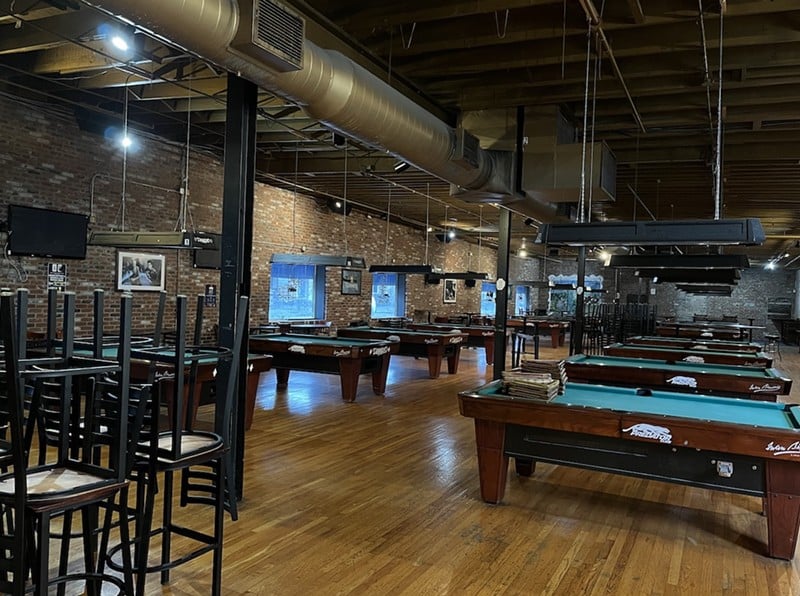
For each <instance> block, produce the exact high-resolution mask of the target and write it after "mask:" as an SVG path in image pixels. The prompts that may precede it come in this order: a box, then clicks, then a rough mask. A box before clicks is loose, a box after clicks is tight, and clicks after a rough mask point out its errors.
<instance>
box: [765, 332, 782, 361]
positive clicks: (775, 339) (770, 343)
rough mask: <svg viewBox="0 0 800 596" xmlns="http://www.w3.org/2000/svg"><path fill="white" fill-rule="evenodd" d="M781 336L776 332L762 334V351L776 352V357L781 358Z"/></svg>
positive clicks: (767, 352)
mask: <svg viewBox="0 0 800 596" xmlns="http://www.w3.org/2000/svg"><path fill="white" fill-rule="evenodd" d="M780 339H781V336H780V335H778V334H777V333H765V334H764V352H765V353H766V354H778V358H779V359H781V360H783V357H782V356H781V342H780Z"/></svg>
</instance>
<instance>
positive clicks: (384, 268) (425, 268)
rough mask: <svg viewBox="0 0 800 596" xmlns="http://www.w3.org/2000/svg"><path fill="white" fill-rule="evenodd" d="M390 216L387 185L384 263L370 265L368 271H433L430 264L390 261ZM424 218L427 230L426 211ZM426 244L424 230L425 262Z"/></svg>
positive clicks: (390, 203)
mask: <svg viewBox="0 0 800 596" xmlns="http://www.w3.org/2000/svg"><path fill="white" fill-rule="evenodd" d="M391 216H392V186H391V185H389V198H388V201H387V203H386V241H385V247H384V252H385V254H384V258H385V259H386V264H385V265H370V266H369V272H370V273H406V274H408V273H423V274H427V273H431V272H433V267H431V266H430V265H427V264H425V265H423V264H420V265H395V264H394V263H390V259H389V220H390V218H391ZM425 219H426V230H427V219H428V216H427V213H426V215H425ZM427 244H428V232H427V231H426V232H425V251H426V258H425V260H426V262H427Z"/></svg>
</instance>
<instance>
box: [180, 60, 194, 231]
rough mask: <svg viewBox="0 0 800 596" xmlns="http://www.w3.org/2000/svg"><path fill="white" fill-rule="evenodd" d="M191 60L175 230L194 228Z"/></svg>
mask: <svg viewBox="0 0 800 596" xmlns="http://www.w3.org/2000/svg"><path fill="white" fill-rule="evenodd" d="M191 65H192V62H191V61H189V69H188V71H189V77H188V79H187V81H188V82H187V86H188V91H189V94H188V96H187V97H186V157H185V159H186V161H185V162H184V170H183V183H182V185H181V186H182V189H181V190H182V191H183V192H182V193H181V207H180V210H179V211H180V212H179V214H178V221H177V222H176V224H175V230H180V231H185V230H186V229H187V227H186V226H187V225H189V228H188V229H190V230H194V222H192V221H191V219H192V214H191V212H190V211H189V149H190V139H191V134H192V83H191V79H192V67H191ZM187 222H189V223H188V224H187Z"/></svg>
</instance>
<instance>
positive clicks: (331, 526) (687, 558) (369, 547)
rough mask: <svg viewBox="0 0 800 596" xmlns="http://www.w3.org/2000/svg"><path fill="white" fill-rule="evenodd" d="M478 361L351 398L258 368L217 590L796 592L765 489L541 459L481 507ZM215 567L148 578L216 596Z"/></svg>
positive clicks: (799, 588)
mask: <svg viewBox="0 0 800 596" xmlns="http://www.w3.org/2000/svg"><path fill="white" fill-rule="evenodd" d="M544 343H548V342H544ZM783 350H784V354H783V360H782V361H780V362H779V368H782V369H783V371H784V372H785V373H786V374H787V375H789V376H791V377H793V378H795V379H798V378H800V355H798V354H797V347H796V346H793V347H787V346H784V348H783ZM542 352H543V353H542V357H543V358H548V357H552V356H554V355H559V356H560V355H564V353H565V352H564V351H563V350H561V351H558V352H556V351H553V350H550V349H547V348H545V349H543V350H542ZM483 360H484V358H483V351H482V350H477V351H476V350H466V351H465V352H464V353H463V355H462V358H461V366H460V370H459V373H458V374H457V375H448V374H442V376H441V377H440V378H439V379H437V380H431V379H429V378H428V374H427V363H426V362H425V360H415V359H412V358H407V357H393V358H392V364H391V366H390V371H389V375H390V376H389V382H388V388H387V392H386V395H385V396H384V397H379V396H375V395H373V394H372V391H371V386H370V381H369V379H368V378H366V377H362V381H361V383H360V385H359V391H358V395H357V398H356V401H355V402H354V403H344V402H343V401H342V400H341V398H340V392H339V379H338V377H334V376H329V375H319V374H302V373H295V372H293V373H292V374H291V377H290V380H289V385H288V388H286V389H276V384H275V373H274V372H268V373H266V374H264V375H262V378H261V382H260V385H259V391H258V402H257V406H256V414H255V418H254V422H253V428H252V430H251V431H250V432H249V433H248V435H247V452H246V464H245V467H246V477H245V499H244V501H243V502H242V503H241V506H240V519H239V521H238V522H235V523H231V522H230V521H228V523H226V528H225V555H224V561H225V567H224V569H225V570H224V577H223V585H224V590H223V593H224V594H226V595H240V594H279V595H282V596H289V595H295V594H297V595H308V594H324V595H327V594H413V595H415V596H417V595H428V594H459V595H463V594H468V595H473V594H475V595H477V594H509V595H515V594H520V595H521V594H525V595H530V594H537V595H538V594H558V595H562V594H563V595H580V594H606V595H608V594H620V595H628V594H637V595H638V594H654V595H655V594H658V595H665V596H668V595H687V594H689V595H694V594H697V595H700V594H702V595H709V594H746V595H748V596H753V595H762V594H763V595H787V594H800V577H799V576H798V565H797V558H795V560H794V561H792V562H785V561H779V560H774V559H770V558H767V557H766V556H765V555H764V554H763V553H764V552H765V541H766V519H765V518H764V517H763V516H762V515H761V514H760V511H761V501H760V499H757V498H753V497H745V496H741V495H731V494H727V493H721V492H715V491H709V490H702V489H695V488H687V487H683V486H678V485H672V484H667V483H662V482H656V481H646V480H641V479H631V478H625V477H621V476H616V475H610V474H604V473H599V472H590V471H585V470H579V469H574V468H568V467H560V466H553V465H546V464H539V465H538V466H537V469H536V474H535V475H534V476H533V477H531V478H527V479H526V478H521V477H516V476H515V475H514V474H513V473H510V474H509V480H508V487H507V490H506V496H505V500H504V502H503V504H502V505H498V506H493V505H487V504H485V503H483V502H482V501H481V499H480V495H479V487H478V473H477V461H476V456H475V442H474V436H473V425H472V420H471V419H467V418H463V417H461V416H460V415H459V414H458V406H457V400H456V393H457V392H458V391H459V390H462V389H466V388H471V387H475V386H477V385H479V384H481V383H482V382H484V380H489V378H490V377H491V368H490V367H487V366H486V365H485V364H484V363H483ZM787 401H794V402H800V387H797V386H796V387H795V390H794V391H793V395H792V396H791V397H790V399H789V400H787ZM176 513H177V514H178V515H179V516H191V519H192V520H195V519H196V520H200V521H201V522H202V520H207V521H208V523H209V524H210V521H211V520H210V511H209V510H206V509H204V508H203V507H198V506H192V507H190V508H188V509H179V508H178V509H176ZM206 559H208V560H206ZM209 569H210V557H204V558H201V559H199V560H198V561H196V562H193V563H190V564H189V565H184V566H181V567H179V568H177V569H176V570H174V571H173V572H172V581H171V583H170V584H169V585H168V586H165V587H163V588H162V587H161V586H160V585H159V583H158V578H157V577H152V578H151V580H150V582H151V583H149V584H148V593H149V594H159V593H164V594H180V595H183V594H187V595H189V594H191V595H195V594H207V593H208V590H209V580H210V571H209ZM162 590H163V591H162Z"/></svg>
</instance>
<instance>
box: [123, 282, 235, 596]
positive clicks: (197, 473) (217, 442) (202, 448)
mask: <svg viewBox="0 0 800 596" xmlns="http://www.w3.org/2000/svg"><path fill="white" fill-rule="evenodd" d="M247 306H248V299H247V297H244V296H243V297H241V298H240V299H239V303H238V311H237V321H236V329H235V333H234V345H233V348H232V349H231V350H230V351H228V352H227V353H224V352H220V355H221V356H227V361H223V360H221V361H220V366H219V367H218V370H219V369H221V368H222V367H223V366H225V364H226V363H227V362H229V363H230V370H229V373H228V375H227V384H226V385H225V388H224V390H218V391H217V403H216V407H215V417H214V430H213V431H203V430H195V429H193V428H191V421H190V419H189V418H188V417H187V419H184V420H181V417H180V416H179V415H178V413H179V412H181V407H180V406H178V407H175V408H173V420H172V424H171V428H170V430H166V431H159V432H155V433H153V434H151V435H150V437H149V440H148V441H145V442H143V443H141V445H140V450H139V459H138V461H137V463H136V465H135V468H134V474H136V479H137V491H136V492H137V498H138V496H139V495H141V496H142V498H143V503H142V506H141V508H140V509H139V511H140V518H141V519H140V522H141V523H140V524H138V526H139V527H138V529H137V534H136V538H135V539H134V543H135V545H136V548H135V557H134V558H135V561H134V569H135V575H136V594H140V595H141V594H144V593H145V592H144V586H145V581H146V576H147V574H148V573H154V572H159V573H160V574H161V583H162V584H166V583H168V582H169V576H170V571H171V570H172V569H173V568H174V567H177V566H178V565H181V564H183V563H186V562H188V561H191V560H193V559H195V558H197V557H199V556H202V555H204V554H205V553H208V552H212V553H213V562H212V567H211V574H212V582H211V593H212V594H213V595H219V594H221V593H222V543H223V528H224V523H223V521H224V519H223V518H224V512H225V508H226V503H227V505H228V507H229V508H230V509H231V512H232V517H234V519H235V498H234V495H235V492H234V490H233V486H234V485H233V479H232V474H233V471H234V470H233V465H232V463H233V462H231V461H230V453H231V451H230V448H231V444H232V436H231V433H232V428H233V427H232V424H233V419H232V413H233V409H234V404H235V398H236V396H235V389H236V386H237V372H238V365H239V359H240V353H241V349H242V345H241V344H242V337H243V335H244V330H245V324H246V321H247ZM177 310H178V314H177V317H176V318H177V323H178V330H179V332H178V334H177V336H176V345H175V354H174V356H173V358H174V366H175V368H176V372H175V375H174V377H173V380H172V383H171V387H172V396H171V398H172V399H173V400H174V402H175V404H180V402H181V401H182V393H183V383H184V374H183V367H184V361H185V358H191V357H192V356H191V354H189V355H188V356H186V352H185V345H184V341H183V340H182V338H183V335H184V334H183V329H185V325H186V298H185V297H184V296H179V297H178V307H177ZM136 353H137V354H138V353H139V352H138V351H137V352H136ZM189 377H190V378H191V375H189ZM219 377H225V375H224V374H220V375H218V378H219ZM164 385H166V383H162V382H161V381H157V382H156V384H155V387H156V388H157V389H156V390H155V393H156V394H158V393H159V392H160V389H159V388H160V387H163V386H164ZM176 472H181V483H180V506H181V507H184V506H187V505H189V504H197V503H200V504H210V505H212V506H213V508H214V511H213V516H214V530H213V533H211V534H207V533H204V532H200V531H198V530H195V529H192V528H188V527H185V526H181V525H179V524H177V523H176V522H175V521H174V520H173V517H172V503H173V494H174V490H175V479H174V475H175V473H176ZM161 476H163V485H162V486H161V487H159V480H158V479H159V477H161ZM157 493H160V494H161V496H162V497H161V498H162V503H163V505H162V518H161V522H160V524H159V525H157V526H154V525H153V515H154V511H155V495H156V494H157ZM226 496H227V500H226ZM174 535H178V536H182V537H185V538H188V539H190V540H192V541H195V542H196V543H198V546H197V548H194V549H193V550H191V551H190V552H188V553H183V554H181V555H180V556H177V557H173V555H172V552H171V550H172V537H173V536H174ZM156 536H160V537H161V560H160V562H159V563H157V564H152V565H151V564H149V562H148V554H149V548H150V540H151V539H152V538H153V537H156ZM109 564H110V565H111V566H112V567H113V568H117V567H118V563H117V562H116V560H115V559H112V560H111V562H110V563H109Z"/></svg>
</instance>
